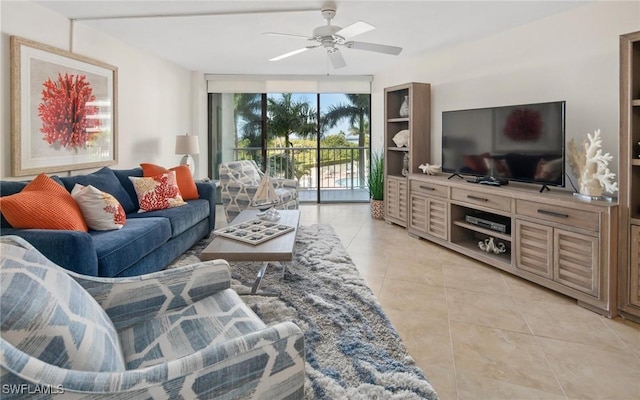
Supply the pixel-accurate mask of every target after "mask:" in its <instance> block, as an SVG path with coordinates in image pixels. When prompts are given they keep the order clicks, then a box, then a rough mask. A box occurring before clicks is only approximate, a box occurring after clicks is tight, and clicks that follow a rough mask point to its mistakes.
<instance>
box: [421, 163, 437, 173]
mask: <svg viewBox="0 0 640 400" xmlns="http://www.w3.org/2000/svg"><path fill="white" fill-rule="evenodd" d="M441 167H442V166H441V165H440V164H434V165H431V164H429V163H427V164H420V165H419V166H418V168H420V169H421V170H422V173H423V174H427V175H436V174H438V173H440V169H441Z"/></svg>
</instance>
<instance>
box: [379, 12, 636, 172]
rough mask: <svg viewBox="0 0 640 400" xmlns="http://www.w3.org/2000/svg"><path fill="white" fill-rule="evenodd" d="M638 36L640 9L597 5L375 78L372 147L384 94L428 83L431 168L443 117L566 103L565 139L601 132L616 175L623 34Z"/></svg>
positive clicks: (419, 59) (432, 55)
mask: <svg viewBox="0 0 640 400" xmlns="http://www.w3.org/2000/svg"><path fill="white" fill-rule="evenodd" d="M636 30H640V2H595V3H591V4H588V5H585V6H581V7H578V8H575V9H571V10H569V11H566V12H564V13H561V14H557V15H553V16H550V17H547V18H544V19H541V20H538V21H534V22H532V23H529V24H527V25H524V26H521V27H517V28H515V29H512V30H510V31H507V32H503V33H500V34H497V35H495V36H492V37H489V38H485V39H479V40H477V41H474V42H470V43H464V44H460V45H458V46H455V47H450V48H447V49H445V50H442V51H438V52H434V53H430V54H424V55H422V56H420V57H417V58H415V59H414V60H412V61H411V62H409V63H406V64H403V65H402V66H400V67H396V68H392V69H389V70H387V71H384V72H382V73H379V74H376V75H375V76H374V81H373V94H372V104H373V106H372V119H373V121H372V129H373V137H374V141H373V145H374V147H376V148H381V146H382V137H383V129H384V124H383V117H384V113H383V109H382V105H383V89H384V88H385V87H388V86H393V85H397V84H401V83H406V82H412V81H414V82H428V83H430V84H431V120H432V124H431V137H432V139H431V145H432V154H431V163H440V160H441V154H440V151H441V139H442V111H446V110H458V109H468V108H479V107H490V106H499V105H510V104H526V103H536V102H546V101H556V100H566V102H567V109H566V116H567V119H566V132H567V140H569V139H571V138H575V139H576V140H577V141H579V142H582V140H583V138H585V137H586V133H587V132H593V131H594V130H596V129H601V131H602V135H603V138H604V141H603V142H604V143H603V148H604V151H605V152H609V153H611V154H612V155H614V157H615V159H614V162H613V164H612V165H611V166H612V168H611V169H612V170H613V171H614V172H616V173H617V170H618V166H617V164H618V134H619V117H618V115H619V114H618V110H619V35H621V34H624V33H628V32H632V31H636ZM418 40H419V39H418ZM425 161H426V158H425ZM567 171H569V168H568V166H567ZM574 182H575V179H574Z"/></svg>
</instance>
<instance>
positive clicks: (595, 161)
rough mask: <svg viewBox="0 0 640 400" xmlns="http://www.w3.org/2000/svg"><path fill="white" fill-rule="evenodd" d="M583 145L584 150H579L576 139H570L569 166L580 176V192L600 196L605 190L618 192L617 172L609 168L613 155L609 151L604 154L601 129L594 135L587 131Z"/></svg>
mask: <svg viewBox="0 0 640 400" xmlns="http://www.w3.org/2000/svg"><path fill="white" fill-rule="evenodd" d="M583 147H584V152H582V151H579V150H578V147H577V146H576V143H575V141H574V140H573V139H571V140H569V143H568V150H569V166H571V170H572V171H573V174H574V175H575V176H577V177H578V183H579V185H580V189H579V192H580V194H583V195H586V196H591V197H598V196H602V193H603V192H604V191H607V192H609V193H614V192H617V191H618V184H617V183H616V182H614V181H613V180H614V178H615V177H616V174H614V173H612V172H611V171H609V168H607V166H608V165H609V163H610V162H611V161H612V160H613V156H612V155H611V154H609V153H605V154H602V138H601V137H600V129H598V130H596V131H595V132H594V133H593V135H591V134H589V133H587V139H586V140H585V141H584V143H583Z"/></svg>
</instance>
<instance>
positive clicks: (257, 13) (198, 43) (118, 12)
mask: <svg viewBox="0 0 640 400" xmlns="http://www.w3.org/2000/svg"><path fill="white" fill-rule="evenodd" d="M36 3H39V4H40V5H42V6H44V7H47V8H50V9H52V10H54V11H56V12H58V13H60V14H62V15H65V16H67V17H69V18H71V19H77V20H78V22H76V24H79V23H82V24H88V25H90V26H92V27H94V28H95V29H98V30H100V31H104V32H106V33H108V34H109V35H111V36H114V37H117V38H119V39H120V40H121V41H123V42H125V43H127V44H129V45H131V46H133V47H136V48H140V49H143V50H146V51H148V52H150V53H153V54H156V55H158V56H160V57H162V58H164V59H167V60H170V61H172V62H174V63H176V64H178V65H181V66H183V67H185V68H187V69H189V70H193V71H201V72H204V73H213V74H274V75H279V74H293V75H325V74H331V75H373V74H375V73H376V72H378V71H381V70H383V69H386V68H388V67H390V66H392V65H394V64H397V63H402V62H404V61H405V60H407V59H410V58H412V57H415V56H416V55H418V54H422V53H426V52H431V51H435V50H438V49H441V48H444V47H448V46H455V45H457V44H460V43H461V42H465V41H471V40H476V39H478V38H481V37H486V36H489V35H493V34H496V33H498V32H501V31H504V30H508V29H510V28H513V27H515V26H518V25H523V24H526V23H529V22H531V21H533V20H535V19H538V18H542V17H545V16H548V15H551V14H554V13H560V12H563V11H564V10H567V9H569V8H572V7H576V6H579V5H582V4H585V2H572V1H416V0H414V1H375V0H374V1H371V0H369V1H364V0H347V1H268V0H261V1H244V0H236V1H219V0H209V1H204V0H201V1H115V0H94V1H87V0H85V1H50V0H41V1H36ZM327 5H331V6H333V7H335V9H336V10H337V13H336V17H335V18H334V20H333V21H332V24H333V25H337V26H341V27H346V26H347V25H350V24H352V23H354V22H356V21H359V20H361V21H365V22H367V23H369V24H372V25H374V26H375V27H376V29H375V30H373V31H370V32H367V33H364V34H362V35H359V36H356V37H355V38H354V40H357V41H363V42H374V43H381V44H387V45H392V46H399V47H402V48H403V51H402V53H401V54H400V55H398V56H391V55H386V54H379V53H373V52H369V51H363V50H354V49H347V48H341V51H342V53H343V55H344V58H345V60H346V63H347V66H346V67H344V68H340V69H333V67H332V66H331V65H330V63H329V62H328V59H327V55H326V52H325V51H324V50H323V49H322V48H317V49H313V50H311V51H307V52H304V53H301V54H297V55H295V56H292V57H289V58H287V59H284V60H281V61H275V62H273V61H268V60H269V59H270V58H272V57H274V56H277V55H280V54H283V53H286V52H288V51H291V50H294V49H297V48H301V47H305V46H306V45H307V42H306V41H305V40H300V39H296V38H289V37H281V36H268V35H263V33H264V32H282V33H291V34H297V35H304V36H311V32H312V31H313V28H315V27H317V26H320V25H324V24H325V23H326V22H325V20H324V19H323V18H322V16H321V14H320V9H321V8H323V6H327ZM292 10H297V11H292ZM176 14H180V15H181V16H170V15H176ZM203 14H213V15H203ZM150 16H153V17H150ZM113 17H117V18H113Z"/></svg>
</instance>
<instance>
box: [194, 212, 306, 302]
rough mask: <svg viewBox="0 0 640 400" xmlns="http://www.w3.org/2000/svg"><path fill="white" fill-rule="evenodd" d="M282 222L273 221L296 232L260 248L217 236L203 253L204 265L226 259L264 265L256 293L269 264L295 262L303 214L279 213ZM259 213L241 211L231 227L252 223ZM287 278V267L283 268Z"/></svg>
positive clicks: (255, 287) (265, 243)
mask: <svg viewBox="0 0 640 400" xmlns="http://www.w3.org/2000/svg"><path fill="white" fill-rule="evenodd" d="M278 212H279V213H280V219H279V220H277V221H274V222H276V223H278V224H280V225H288V226H291V227H293V228H294V230H293V231H291V232H288V233H285V234H284V235H282V236H278V237H276V238H273V239H271V240H268V241H266V242H263V243H261V244H256V245H254V244H248V243H244V242H241V241H238V240H235V239H228V238H225V237H221V236H216V237H215V238H214V239H213V240H212V241H211V243H209V245H208V246H207V247H206V248H205V249H204V250H202V253H200V259H201V260H202V261H207V260H215V259H219V258H221V259H224V260H227V261H254V262H262V267H261V268H260V270H259V271H258V275H257V277H256V280H255V282H254V283H253V287H252V288H251V293H256V292H257V291H258V288H260V283H261V282H262V277H264V273H265V271H266V270H267V265H268V264H269V263H268V262H269V261H277V262H281V263H283V262H290V261H292V260H293V248H294V246H295V244H296V235H297V234H298V224H299V223H300V210H278ZM258 213H260V211H258V210H244V211H242V212H241V213H240V214H239V215H238V216H237V217H236V218H235V219H234V220H233V221H231V224H237V223H240V222H246V221H250V220H252V219H256V218H258V215H257V214H258ZM282 275H283V276H284V265H283V266H282Z"/></svg>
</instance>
